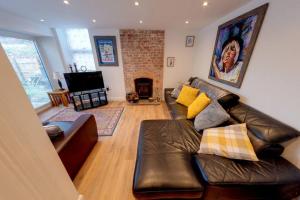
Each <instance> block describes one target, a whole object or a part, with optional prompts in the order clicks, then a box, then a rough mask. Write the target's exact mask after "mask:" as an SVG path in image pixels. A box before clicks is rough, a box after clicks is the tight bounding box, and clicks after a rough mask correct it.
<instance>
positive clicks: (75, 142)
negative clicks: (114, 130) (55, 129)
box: [47, 114, 98, 180]
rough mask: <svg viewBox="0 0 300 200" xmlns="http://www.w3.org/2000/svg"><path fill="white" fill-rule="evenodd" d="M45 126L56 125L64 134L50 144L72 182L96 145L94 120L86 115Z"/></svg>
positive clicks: (96, 137)
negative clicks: (74, 119)
mask: <svg viewBox="0 0 300 200" xmlns="http://www.w3.org/2000/svg"><path fill="white" fill-rule="evenodd" d="M47 125H57V126H59V127H60V128H61V129H62V130H63V131H64V134H63V135H61V136H58V137H57V138H55V139H53V140H52V143H53V145H54V147H55V149H56V151H57V153H58V155H59V157H60V159H61V161H62V162H63V164H64V166H65V168H66V170H67V172H68V174H69V176H70V177H71V179H72V180H73V179H74V178H75V176H76V175H77V173H78V171H79V170H80V168H81V166H82V165H83V163H84V162H85V160H86V159H87V157H88V156H89V154H90V152H91V151H92V149H93V147H94V146H95V144H96V143H97V140H98V133H97V125H96V121H95V118H94V116H93V115H90V114H86V115H82V116H80V117H79V118H78V119H77V120H76V121H73V122H71V121H61V122H48V123H47Z"/></svg>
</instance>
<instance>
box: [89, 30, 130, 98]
mask: <svg viewBox="0 0 300 200" xmlns="http://www.w3.org/2000/svg"><path fill="white" fill-rule="evenodd" d="M89 34H90V40H91V44H92V49H93V54H94V60H95V65H96V68H97V70H100V71H102V73H103V79H104V84H105V87H109V89H110V90H109V92H108V98H109V100H125V97H126V92H125V83H124V73H123V59H122V53H121V43H120V34H119V30H118V29H89ZM94 36H116V39H117V49H118V60H119V66H117V67H116V66H101V67H100V66H99V65H98V60H97V59H98V58H97V52H96V48H95V42H94Z"/></svg>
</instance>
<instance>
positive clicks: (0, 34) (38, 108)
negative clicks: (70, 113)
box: [0, 31, 54, 113]
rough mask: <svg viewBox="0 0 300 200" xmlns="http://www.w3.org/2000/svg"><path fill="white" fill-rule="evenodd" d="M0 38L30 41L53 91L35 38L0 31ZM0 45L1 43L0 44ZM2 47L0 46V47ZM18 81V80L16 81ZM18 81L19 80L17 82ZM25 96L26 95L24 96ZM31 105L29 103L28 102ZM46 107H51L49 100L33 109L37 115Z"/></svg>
mask: <svg viewBox="0 0 300 200" xmlns="http://www.w3.org/2000/svg"><path fill="white" fill-rule="evenodd" d="M0 36H2V37H10V38H16V39H21V40H30V41H32V42H33V44H34V47H35V49H36V51H37V54H38V56H39V58H40V61H41V65H42V67H43V69H44V71H45V75H46V78H47V80H48V82H49V85H50V87H51V89H52V90H53V88H54V87H53V83H52V81H51V79H50V77H49V71H48V69H47V68H48V66H46V64H45V61H44V57H43V55H42V54H41V52H40V49H39V44H38V42H37V40H36V38H35V37H33V36H30V35H26V34H18V33H12V32H6V31H0ZM0 44H1V43H0ZM1 46H2V45H1ZM18 80H19V79H18ZM19 81H20V80H19ZM22 87H23V85H22ZM26 95H27V94H26ZM28 100H29V101H30V99H28ZM30 103H31V102H30ZM31 105H32V104H31ZM32 107H33V105H32ZM48 107H51V100H50V99H49V102H48V103H45V104H43V105H41V106H38V107H36V108H35V107H33V109H34V110H35V111H36V112H37V113H39V112H42V111H43V110H45V109H47V108H48Z"/></svg>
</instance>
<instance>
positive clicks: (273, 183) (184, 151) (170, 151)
mask: <svg viewBox="0 0 300 200" xmlns="http://www.w3.org/2000/svg"><path fill="white" fill-rule="evenodd" d="M191 85H192V86H193V87H197V88H200V90H201V91H203V92H206V93H207V94H208V95H209V96H210V97H211V98H213V99H217V100H218V101H219V103H220V104H221V105H222V106H223V107H224V108H225V109H226V110H227V111H228V113H229V114H230V116H231V119H230V120H229V121H228V122H226V123H224V124H223V125H222V126H224V125H230V124H235V123H247V128H248V135H249V138H250V140H251V142H252V143H255V144H256V145H255V147H256V148H255V151H256V152H257V155H258V157H259V159H260V161H258V162H251V161H243V160H232V159H227V158H223V157H219V156H215V155H206V154H198V153H197V151H198V149H199V146H200V142H201V135H202V133H201V132H197V131H196V130H195V129H194V126H193V121H191V120H187V119H186V113H187V108H186V107H184V106H182V105H179V104H177V103H176V102H175V99H174V98H172V97H171V95H170V93H171V91H172V89H166V90H165V101H166V104H167V105H168V108H169V111H170V113H171V115H172V117H173V120H146V121H143V122H142V123H141V128H140V135H139V143H138V150H137V160H136V167H135V172H134V179H133V193H134V195H135V196H136V198H138V199H193V198H194V199H291V198H293V197H296V196H298V195H299V191H300V170H299V169H298V168H296V167H295V166H294V165H293V164H291V163H289V162H288V161H287V160H285V159H284V158H282V157H281V156H279V155H280V154H281V153H282V151H283V149H284V148H283V147H282V146H281V145H280V142H282V141H287V140H289V139H291V138H294V137H297V136H299V132H298V131H297V130H295V129H293V128H291V127H289V126H287V125H285V124H283V123H281V122H279V121H277V120H275V119H273V118H271V117H269V116H267V115H265V114H263V113H261V112H259V111H257V110H255V109H253V108H251V107H249V106H247V105H245V104H242V103H240V102H239V97H238V96H237V95H234V94H232V93H230V92H228V91H226V90H223V89H221V88H218V87H215V86H213V85H210V84H208V83H207V82H205V81H203V80H200V79H197V80H194V81H193V82H192V83H191ZM262 149H265V150H264V151H263V150H262ZM258 152H259V153H258Z"/></svg>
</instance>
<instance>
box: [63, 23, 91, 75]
mask: <svg viewBox="0 0 300 200" xmlns="http://www.w3.org/2000/svg"><path fill="white" fill-rule="evenodd" d="M66 36H67V41H68V44H69V48H70V52H71V54H72V59H73V62H74V63H76V64H77V66H78V69H80V67H81V66H86V68H87V70H89V71H94V70H96V67H95V61H94V57H93V52H92V46H91V42H90V37H89V32H88V30H87V29H67V30H66Z"/></svg>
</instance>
